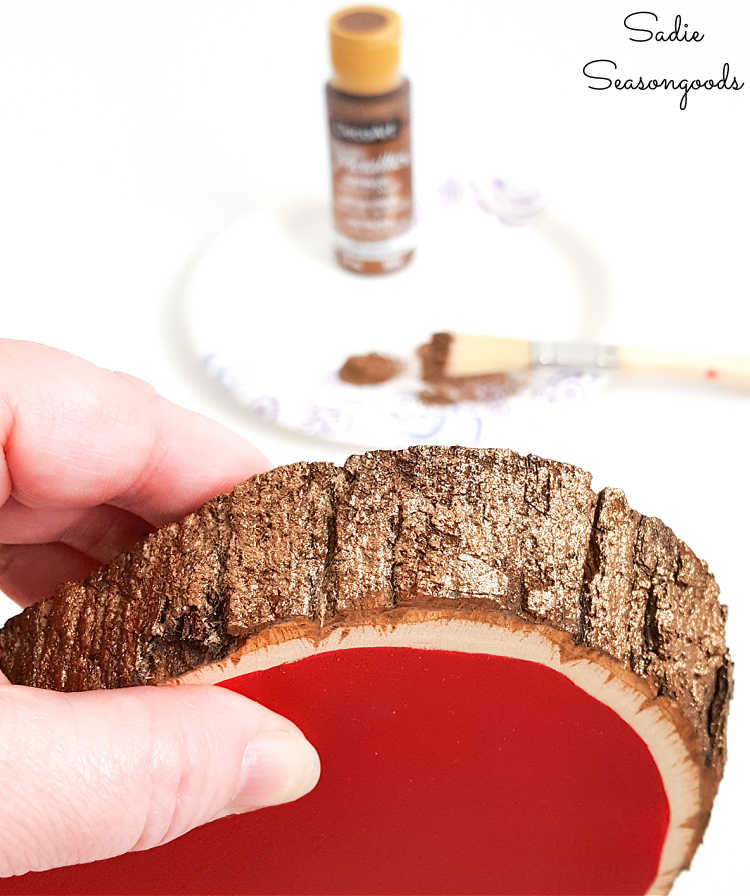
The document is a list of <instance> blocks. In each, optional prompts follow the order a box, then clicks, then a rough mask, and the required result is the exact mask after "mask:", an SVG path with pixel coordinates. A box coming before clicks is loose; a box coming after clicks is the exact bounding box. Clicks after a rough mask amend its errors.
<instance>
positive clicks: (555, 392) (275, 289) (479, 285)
mask: <svg viewBox="0 0 750 896" xmlns="http://www.w3.org/2000/svg"><path fill="white" fill-rule="evenodd" d="M328 220H329V212H328V207H327V203H325V202H323V201H316V200H309V201H303V200H300V199H295V200H288V201H284V200H279V199H268V200H258V201H257V202H256V203H255V205H254V207H253V208H252V210H250V211H249V212H248V213H247V214H245V215H244V216H243V217H241V218H239V219H237V220H235V221H234V222H233V223H232V224H231V225H230V226H229V227H228V228H227V229H226V230H224V231H223V232H222V233H220V234H219V235H218V236H217V237H216V238H215V239H214V240H213V242H212V243H211V244H210V245H209V246H208V247H207V249H206V250H204V252H203V253H202V254H201V256H200V257H199V258H198V259H197V261H196V263H195V265H194V266H193V269H192V273H191V276H190V278H189V281H188V283H187V286H186V290H185V303H186V304H185V312H186V322H187V331H188V334H189V339H190V341H191V344H192V348H193V351H194V352H195V354H196V356H197V357H198V358H199V359H200V361H201V363H202V365H203V366H204V368H205V370H206V372H207V374H208V375H210V376H211V377H214V378H215V379H217V380H218V381H219V382H220V383H221V385H222V386H223V387H224V388H225V389H226V390H227V391H228V392H229V393H230V394H231V395H232V396H233V397H234V398H235V399H236V400H237V401H238V402H240V403H241V404H242V405H244V406H245V407H247V408H248V409H250V410H251V411H253V412H254V413H256V414H259V415H261V416H262V417H264V418H265V419H266V420H270V421H274V422H276V423H278V424H279V425H281V426H284V427H287V428H290V429H293V430H297V431H300V432H304V433H306V434H312V435H316V436H319V437H323V438H326V439H330V440H333V441H339V442H346V443H355V444H360V445H367V446H371V447H390V446H394V445H403V444H406V443H412V442H421V443H461V444H464V445H472V446H490V445H495V444H501V443H504V440H503V438H502V435H501V434H502V433H503V432H507V423H508V421H509V419H511V418H512V419H513V421H514V423H521V422H522V420H523V417H524V415H525V414H532V415H536V414H537V413H538V410H539V405H540V404H542V405H548V404H549V403H550V402H554V403H558V402H567V401H575V400H578V399H580V398H581V397H582V396H584V395H586V394H587V393H588V392H589V391H590V390H591V389H593V388H597V387H598V386H599V385H600V384H601V382H602V380H601V378H597V377H594V376H592V375H589V374H584V373H576V372H574V373H568V374H565V375H562V374H552V375H549V374H548V375H546V376H537V377H535V378H533V379H532V380H531V381H530V382H529V384H528V385H527V387H526V388H524V389H523V390H522V391H520V392H518V393H517V394H515V395H513V396H511V397H508V398H504V399H502V400H496V401H493V402H471V403H465V404H460V405H453V406H428V405H425V404H423V403H422V402H421V401H419V400H418V398H417V395H418V392H419V391H420V383H419V380H418V377H417V369H416V364H415V363H412V364H411V365H410V368H409V369H408V372H407V373H406V374H404V375H403V376H401V377H399V378H398V379H396V380H393V381H391V382H390V383H386V384H383V385H380V386H370V387H357V386H351V385H347V384H345V383H342V382H341V381H340V380H339V379H338V377H337V375H336V372H337V370H338V368H339V367H340V365H341V364H342V362H343V361H344V360H345V358H346V357H347V356H349V355H350V354H359V353H363V352H368V351H380V352H383V353H385V354H392V355H398V356H403V357H404V358H409V357H411V358H413V352H414V349H415V347H416V346H417V345H419V344H420V343H422V342H424V341H426V339H428V338H429V336H430V334H431V333H433V332H435V331H439V330H455V331H459V332H460V331H463V332H485V333H497V334H498V335H505V336H515V337H519V338H534V339H544V338H548V339H580V338H589V339H595V338H596V337H597V335H598V333H599V331H600V329H601V327H602V324H603V323H604V320H605V317H606V314H607V284H606V274H605V272H604V268H603V265H602V263H601V262H600V260H599V259H598V257H597V256H596V254H595V253H594V252H593V251H592V250H591V249H590V247H589V246H587V244H586V243H585V241H583V240H582V239H581V238H580V237H579V236H577V235H576V234H574V233H572V232H570V231H568V230H566V228H565V227H564V225H563V224H562V223H560V222H559V221H557V220H556V219H555V218H553V217H551V216H550V215H549V214H547V213H546V212H544V211H542V210H541V204H540V201H539V198H538V196H537V194H535V193H534V192H533V191H524V190H518V189H514V188H509V187H507V186H506V185H505V184H502V183H500V182H498V181H495V182H492V181H486V182H484V184H458V183H456V182H453V183H451V184H447V185H446V187H445V189H444V190H442V191H441V193H440V194H439V195H438V196H436V197H435V199H434V201H433V202H432V204H431V205H430V207H429V209H428V211H427V212H426V213H423V214H422V215H421V220H420V223H419V227H418V251H417V254H416V257H415V259H414V261H413V263H412V264H411V265H410V266H409V267H407V268H406V269H404V270H403V271H401V272H398V273H396V274H391V275H386V276H380V277H362V276H358V275H356V274H350V273H348V272H346V271H343V270H340V269H339V268H338V267H337V266H336V265H335V263H334V262H333V259H332V256H331V250H330V239H329V231H328Z"/></svg>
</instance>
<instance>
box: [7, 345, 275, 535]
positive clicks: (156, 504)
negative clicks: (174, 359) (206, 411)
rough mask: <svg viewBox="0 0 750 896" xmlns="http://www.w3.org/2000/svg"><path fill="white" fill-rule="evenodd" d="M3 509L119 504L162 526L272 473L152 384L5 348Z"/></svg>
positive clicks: (230, 436)
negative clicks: (8, 504) (11, 500)
mask: <svg viewBox="0 0 750 896" xmlns="http://www.w3.org/2000/svg"><path fill="white" fill-rule="evenodd" d="M0 449H2V450H1V451H0V506H2V504H3V503H4V502H5V501H6V500H7V498H8V497H9V496H10V495H11V494H12V495H13V497H15V498H16V500H18V501H19V502H20V503H22V504H25V505H26V506H27V507H33V508H41V507H44V508H55V509H63V508H84V507H93V506H96V505H98V504H112V505H114V506H116V507H121V508H123V509H126V510H129V511H131V512H133V513H136V514H138V515H139V516H141V517H143V518H144V519H145V520H147V521H148V522H149V523H152V524H153V525H162V524H163V523H165V522H167V521H170V520H173V519H177V518H179V517H181V516H184V515H185V514H186V513H188V512H190V511H191V510H193V509H195V508H196V507H197V506H199V505H200V504H202V503H203V502H204V501H205V500H207V499H208V498H210V497H212V496H213V495H215V494H218V493H219V492H222V491H226V490H228V489H230V488H231V487H232V486H233V485H235V484H236V483H237V482H239V481H241V480H243V479H247V478H248V477H250V476H252V475H254V474H255V473H257V472H260V471H261V470H264V469H267V467H268V463H267V461H266V460H265V458H264V457H263V456H262V455H261V454H260V452H258V451H257V450H256V449H255V448H253V447H252V446H251V445H250V444H249V443H248V442H246V441H245V440H244V439H242V438H240V437H239V436H238V435H236V434H235V433H233V432H231V431H230V430H228V429H226V428H225V427H223V426H221V425H219V424H218V423H215V422H213V421H211V420H209V419H207V418H206V417H202V416H200V415H199V414H195V413H193V412H191V411H188V410H185V409H184V408H180V407H178V406H176V405H174V404H171V403H170V402H169V401H167V400H166V399H164V398H161V397H160V396H159V395H157V394H156V393H155V392H154V391H153V390H152V389H151V388H150V387H148V386H147V385H146V384H145V383H142V382H140V381H138V380H135V379H134V378H131V377H127V376H124V375H121V374H116V373H113V372H111V371H108V370H103V369H101V368H99V367H96V366H94V365H93V364H90V363H88V362H86V361H83V360H82V359H80V358H76V357H74V356H72V355H69V354H67V353H65V352H61V351H58V350H56V349H52V348H48V347H46V346H42V345H36V344H34V343H27V342H15V341H11V340H0Z"/></svg>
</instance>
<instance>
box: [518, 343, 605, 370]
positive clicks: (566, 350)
mask: <svg viewBox="0 0 750 896" xmlns="http://www.w3.org/2000/svg"><path fill="white" fill-rule="evenodd" d="M532 361H533V364H535V365H538V366H540V367H585V368H589V367H595V368H600V369H606V370H609V369H611V368H613V367H617V348H616V346H614V345H593V344H591V343H585V342H535V343H533V346H532Z"/></svg>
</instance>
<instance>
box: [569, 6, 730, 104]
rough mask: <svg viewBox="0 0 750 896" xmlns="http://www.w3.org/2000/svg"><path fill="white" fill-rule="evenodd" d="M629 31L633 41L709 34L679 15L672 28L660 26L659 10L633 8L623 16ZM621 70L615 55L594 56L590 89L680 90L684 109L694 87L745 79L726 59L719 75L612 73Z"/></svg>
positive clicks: (719, 86)
mask: <svg viewBox="0 0 750 896" xmlns="http://www.w3.org/2000/svg"><path fill="white" fill-rule="evenodd" d="M623 24H624V26H625V29H626V30H627V32H628V40H630V41H632V42H633V43H640V44H645V43H648V42H649V41H654V42H655V43H657V44H659V43H685V44H689V43H700V41H702V40H703V39H704V37H705V34H703V33H701V32H700V31H697V30H694V29H690V28H689V26H688V24H687V23H686V22H685V23H683V21H682V16H680V15H676V16H675V18H674V27H673V28H672V30H671V31H666V30H662V29H660V28H659V16H658V15H657V14H656V13H655V12H647V11H640V12H631V13H630V14H629V15H627V16H625V18H624V20H623ZM616 71H617V63H616V62H615V61H614V59H592V60H591V61H590V62H587V63H586V65H584V67H583V74H584V76H585V77H586V78H587V79H588V80H589V81H591V82H592V83H589V84H588V85H587V86H588V87H589V89H590V90H609V89H610V88H611V87H614V89H615V90H677V91H680V109H682V110H685V109H687V103H688V94H689V93H690V91H691V90H742V88H743V87H744V86H745V82H744V81H738V79H737V78H736V77H734V76H733V75H732V73H731V71H730V67H729V63H728V62H725V63H724V65H723V66H722V69H721V74H720V75H719V77H718V78H648V77H644V76H642V75H640V76H636V77H628V78H617V77H610V75H614V72H616Z"/></svg>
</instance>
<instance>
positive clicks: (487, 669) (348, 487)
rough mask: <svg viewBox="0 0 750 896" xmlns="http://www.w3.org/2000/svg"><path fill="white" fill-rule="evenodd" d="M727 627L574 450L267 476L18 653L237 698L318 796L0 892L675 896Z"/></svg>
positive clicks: (383, 456)
mask: <svg viewBox="0 0 750 896" xmlns="http://www.w3.org/2000/svg"><path fill="white" fill-rule="evenodd" d="M725 621H726V608H725V607H723V606H722V605H721V604H720V603H719V602H718V588H717V586H716V583H715V581H714V579H713V577H712V576H711V575H710V573H709V572H708V569H707V567H706V564H705V563H704V562H703V561H702V560H699V559H698V558H697V557H696V556H695V555H694V554H693V552H692V551H691V550H690V549H689V548H688V547H687V545H685V544H684V543H683V542H682V541H680V540H679V539H678V538H677V537H676V536H675V535H674V534H673V532H672V531H671V530H670V529H669V528H667V527H666V526H665V525H664V524H663V523H662V522H661V521H660V520H657V519H653V518H649V517H644V516H641V515H640V514H639V513H637V512H636V511H634V510H632V509H631V508H630V507H629V506H628V504H627V502H626V500H625V497H624V496H623V494H622V493H621V492H620V491H617V490H614V489H604V490H603V491H601V492H600V493H599V494H598V495H597V494H595V493H594V492H593V491H592V490H591V485H590V476H589V475H588V474H587V473H584V472H583V471H581V470H579V469H577V468H576V467H573V466H570V465H567V464H563V463H558V462H555V461H549V460H544V459H542V458H538V457H534V456H529V457H521V456H519V455H517V454H515V453H513V452H511V451H502V450H472V449H465V448H432V447H419V448H411V449H409V450H406V451H399V452H373V453H368V454H365V455H362V456H357V457H352V458H350V459H349V460H348V461H347V463H346V464H345V466H344V467H343V468H339V467H335V466H333V465H330V464H307V463H300V464H294V465H292V466H288V467H282V468H279V469H276V470H272V471H270V472H268V473H265V474H262V475H259V476H257V477H255V478H254V479H252V480H249V481H248V482H245V483H242V484H241V485H239V486H237V488H236V489H235V490H234V491H233V492H232V493H231V494H229V495H220V496H218V497H217V498H215V499H213V500H212V501H210V502H208V503H207V504H206V505H204V506H203V507H201V508H200V509H199V510H197V511H196V512H195V513H193V514H191V515H190V516H188V517H187V518H186V519H184V520H183V521H182V522H180V523H174V524H172V525H170V526H167V527H165V528H164V529H162V530H160V531H158V532H156V533H154V534H153V535H151V536H149V537H148V538H147V539H145V540H144V541H142V542H141V543H139V544H138V545H137V546H136V547H134V548H133V550H131V551H129V552H128V553H126V554H123V555H122V556H121V557H119V558H118V559H116V560H115V561H114V562H113V563H111V564H109V565H108V566H105V567H103V568H102V569H100V570H98V571H97V572H95V573H94V574H93V575H92V576H91V577H90V578H89V579H88V580H87V581H85V582H83V583H81V584H66V585H63V586H62V587H60V588H59V589H58V591H57V592H56V593H55V594H54V595H53V596H52V597H51V598H50V599H49V600H47V601H45V602H43V603H41V604H39V605H37V606H35V607H31V608H29V609H27V610H25V611H24V612H23V613H21V614H20V615H19V616H17V617H15V618H14V619H11V620H9V621H8V623H7V624H6V626H5V627H4V629H2V631H0V667H2V669H3V671H4V672H5V674H6V675H7V676H8V677H9V679H10V680H11V681H12V682H15V683H18V684H26V685H32V686H37V687H46V688H55V689H60V690H85V689H92V688H101V687H105V688H113V687H127V686H132V685H138V684H186V683H187V684H190V683H197V682H208V683H215V684H220V685H222V686H226V687H230V688H233V689H235V690H239V691H240V692H242V693H245V694H247V695H248V696H250V697H253V698H254V699H258V700H260V701H261V702H263V703H265V704H266V705H268V706H270V707H271V708H273V709H276V710H278V711H279V712H282V713H284V714H285V715H287V716H289V717H290V718H291V719H292V720H293V721H295V722H296V723H297V724H298V725H300V727H301V728H302V729H303V730H304V731H305V732H306V734H307V735H308V737H309V738H310V739H311V740H312V741H313V743H315V745H316V746H317V747H318V750H319V752H320V754H321V759H322V764H323V775H322V778H321V783H320V784H319V785H318V788H317V789H316V790H315V791H314V792H313V793H312V794H311V795H309V796H307V797H305V798H303V799H302V800H299V801H297V802H296V803H294V804H291V805H289V806H285V807H279V808H274V809H267V810H263V811H262V812H259V813H256V814H254V815H249V816H243V817H235V818H231V819H224V820H222V821H218V822H214V823H212V824H211V825H207V826H205V827H204V828H201V829H200V830H198V831H194V832H192V833H190V834H188V835H186V836H185V837H183V838H180V839H179V840H177V841H174V842H173V843H171V844H168V845H166V846H164V847H161V848H160V849H158V850H154V851H151V852H149V853H138V854H131V855H128V856H124V857H121V858H118V859H112V860H110V861H107V862H100V863H96V864H92V865H89V866H79V867H76V868H72V869H62V870H59V871H53V872H46V873H44V874H31V875H27V876H26V877H24V878H22V879H20V880H17V881H15V882H14V884H13V886H14V889H12V890H9V889H3V887H4V886H6V884H3V883H0V893H4V892H13V893H21V892H23V893H39V892H56V893H78V894H85V893H99V894H105V893H117V892H123V890H122V889H121V887H122V886H123V881H127V882H128V886H129V888H130V889H128V892H133V891H137V892H143V893H167V892H176V891H179V892H183V893H206V892H211V893H238V892H242V893H261V892H264V893H270V892H274V893H394V892H399V893H453V894H455V893H467V892H471V893H496V894H499V893H515V894H521V893H528V894H531V893H536V894H539V893H560V894H562V893H570V894H573V893H575V894H579V896H580V894H595V893H598V894H601V893H604V892H606V893H610V894H615V893H645V892H649V893H666V892H668V891H669V889H670V887H671V885H672V882H673V881H674V879H675V877H676V875H677V874H678V873H679V872H680V871H681V870H682V869H683V868H686V867H687V866H688V865H689V863H690V860H691V858H692V855H693V853H694V852H695V849H696V848H697V846H698V844H699V843H700V840H701V838H702V836H703V832H704V830H705V827H706V824H707V822H708V818H709V813H710V810H711V805H712V802H713V799H714V796H715V793H716V789H717V787H718V783H719V780H720V778H721V775H722V772H723V768H724V762H725V756H726V742H725V731H726V717H727V708H728V701H729V697H730V692H731V681H732V664H731V661H730V659H729V654H728V652H727V649H726V644H725V640H724V627H725ZM248 844H252V850H248ZM118 886H119V887H120V889H118ZM24 888H25V889H24Z"/></svg>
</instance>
